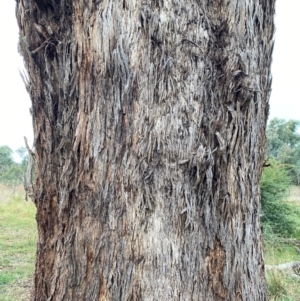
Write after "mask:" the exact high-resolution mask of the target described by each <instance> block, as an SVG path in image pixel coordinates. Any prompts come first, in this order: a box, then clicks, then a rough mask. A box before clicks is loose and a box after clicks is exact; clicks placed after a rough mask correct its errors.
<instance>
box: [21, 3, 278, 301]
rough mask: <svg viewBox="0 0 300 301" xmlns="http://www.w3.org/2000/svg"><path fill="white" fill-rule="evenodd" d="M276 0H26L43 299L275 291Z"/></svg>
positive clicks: (38, 280) (241, 295) (226, 296)
mask: <svg viewBox="0 0 300 301" xmlns="http://www.w3.org/2000/svg"><path fill="white" fill-rule="evenodd" d="M273 14H274V0H259V1H254V0H249V1H248V0H247V1H246V0H239V1H237V0H216V1H210V0H202V1H199V0H198V1H196V0H184V1H183V0H181V1H180V0H165V1H161V0H156V1H154V0H153V1H133V0H132V1H130V0H122V1H121V0H100V1H91V0H85V1H84V0H77V1H67V0H60V1H58V0H56V1H54V0H52V1H45V0H43V1H42V0H39V1H38V0H35V1H32V0H17V17H18V22H19V27H20V50H21V53H22V54H23V56H24V58H25V62H26V67H27V70H28V77H29V80H28V83H27V88H28V91H29V93H30V96H31V99H32V114H33V125H34V135H35V140H34V145H35V151H36V155H35V156H36V169H37V174H36V184H35V190H34V201H35V203H36V206H37V222H38V233H39V240H38V250H37V260H36V272H35V297H34V300H55V301H56V300H101V301H104V300H143V301H153V300H160V301H163V300H168V301H169V300H205V301H207V300H213V301H218V300H244V301H246V300H249V301H255V300H267V293H266V283H265V277H264V263H263V258H262V245H261V231H260V225H259V207H260V205H259V202H260V197H259V179H260V174H261V167H262V159H263V155H264V142H265V126H266V119H267V114H268V98H269V93H270V63H271V52H272V47H273V41H272V37H273Z"/></svg>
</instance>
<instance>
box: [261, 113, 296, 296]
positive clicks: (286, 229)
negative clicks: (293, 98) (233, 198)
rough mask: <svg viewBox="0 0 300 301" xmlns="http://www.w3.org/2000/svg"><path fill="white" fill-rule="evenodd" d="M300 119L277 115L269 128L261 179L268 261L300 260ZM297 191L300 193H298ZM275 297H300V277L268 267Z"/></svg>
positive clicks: (270, 262) (270, 293)
mask: <svg viewBox="0 0 300 301" xmlns="http://www.w3.org/2000/svg"><path fill="white" fill-rule="evenodd" d="M299 125H300V121H295V120H288V121H285V120H283V119H277V118H275V119H273V120H271V121H270V123H269V126H268V129H267V157H268V160H267V162H266V167H265V168H264V170H263V174H262V179H261V201H262V218H261V221H262V225H263V234H264V249H265V262H266V264H267V265H278V264H282V263H287V262H295V261H300V255H299V252H300V249H299V247H300V189H299V187H292V186H291V184H296V185H299V175H300V134H299V133H298V132H297V130H298V127H299ZM295 192H296V193H295ZM266 276H267V281H268V287H269V296H270V300H271V301H273V300H274V301H275V300H278V301H296V300H299V296H300V286H299V277H300V276H298V277H297V276H295V274H294V275H293V274H292V273H290V272H287V271H278V270H273V271H268V272H267V275H266Z"/></svg>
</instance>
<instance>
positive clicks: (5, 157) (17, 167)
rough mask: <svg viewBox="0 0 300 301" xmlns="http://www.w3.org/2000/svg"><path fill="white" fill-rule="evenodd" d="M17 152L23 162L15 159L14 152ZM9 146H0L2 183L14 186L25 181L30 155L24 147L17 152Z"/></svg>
mask: <svg viewBox="0 0 300 301" xmlns="http://www.w3.org/2000/svg"><path fill="white" fill-rule="evenodd" d="M15 153H16V154H17V155H18V156H19V158H20V159H21V162H16V161H15V160H14V154H15ZM15 153H14V152H13V150H12V149H11V148H10V147H8V146H0V183H2V184H5V185H9V186H12V187H15V186H18V185H20V184H21V183H22V182H23V181H24V176H25V172H26V166H27V162H28V157H27V155H26V149H25V148H24V147H21V148H19V149H18V150H17V151H16V152H15Z"/></svg>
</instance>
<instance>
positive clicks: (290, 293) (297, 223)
mask: <svg viewBox="0 0 300 301" xmlns="http://www.w3.org/2000/svg"><path fill="white" fill-rule="evenodd" d="M299 196H300V188H299V187H292V189H291V193H290V196H289V201H288V206H290V208H291V210H290V214H289V216H288V217H287V218H288V219H289V221H291V222H292V225H293V231H292V233H289V234H288V235H286V236H285V237H282V236H281V237H280V236H278V235H276V234H275V233H273V232H272V230H271V227H268V225H265V227H264V249H265V263H266V264H267V265H278V264H282V263H288V262H293V261H298V262H299V261H300V247H299V246H296V245H294V244H293V240H298V241H300V198H299ZM266 277H267V281H268V289H269V298H270V301H300V276H299V277H294V276H292V275H291V274H290V273H289V272H284V271H268V272H267V273H266Z"/></svg>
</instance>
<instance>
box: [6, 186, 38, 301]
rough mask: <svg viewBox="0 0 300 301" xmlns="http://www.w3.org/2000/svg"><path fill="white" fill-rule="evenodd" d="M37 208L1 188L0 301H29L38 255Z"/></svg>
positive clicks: (15, 191)
mask: <svg viewBox="0 0 300 301" xmlns="http://www.w3.org/2000/svg"><path fill="white" fill-rule="evenodd" d="M35 213H36V210H35V206H34V204H33V203H32V202H31V201H28V202H26V201H25V200H24V192H23V190H22V189H21V188H18V189H11V188H8V187H5V186H3V185H0V301H21V300H29V294H30V290H31V286H32V275H33V272H34V261H35V251H36V237H37V230H36V222H35Z"/></svg>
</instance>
